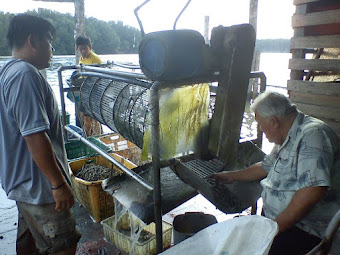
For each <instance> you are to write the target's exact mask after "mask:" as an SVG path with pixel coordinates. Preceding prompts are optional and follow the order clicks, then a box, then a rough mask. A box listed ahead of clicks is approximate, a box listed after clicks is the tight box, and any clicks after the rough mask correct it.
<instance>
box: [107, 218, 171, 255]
mask: <svg viewBox="0 0 340 255" xmlns="http://www.w3.org/2000/svg"><path fill="white" fill-rule="evenodd" d="M114 223H115V216H112V217H109V218H107V219H105V220H103V221H102V222H101V224H102V226H103V229H104V235H105V237H106V239H107V240H109V241H110V242H112V243H113V244H114V245H116V246H117V247H118V248H119V249H121V250H122V251H124V252H126V253H130V251H131V249H133V253H132V254H134V255H145V254H157V247H156V226H155V223H153V222H152V223H151V224H149V225H147V226H145V227H144V228H143V230H144V231H146V232H149V233H150V234H151V237H150V238H149V239H148V240H146V241H144V242H139V241H136V242H135V240H133V238H132V237H131V236H128V235H125V234H123V233H121V232H119V231H118V230H117V229H116V228H115V227H114ZM162 229H163V248H168V247H170V245H171V235H172V225H171V224H169V223H167V222H165V221H163V223H162ZM133 243H134V246H133V247H132V245H133Z"/></svg>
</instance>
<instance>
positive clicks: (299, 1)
mask: <svg viewBox="0 0 340 255" xmlns="http://www.w3.org/2000/svg"><path fill="white" fill-rule="evenodd" d="M317 1H319V0H294V2H293V3H294V4H295V5H298V4H306V3H311V2H317Z"/></svg>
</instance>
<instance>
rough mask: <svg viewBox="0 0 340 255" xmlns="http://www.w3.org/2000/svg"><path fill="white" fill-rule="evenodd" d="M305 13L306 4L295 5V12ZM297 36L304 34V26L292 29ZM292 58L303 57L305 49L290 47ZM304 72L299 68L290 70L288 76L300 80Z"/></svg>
mask: <svg viewBox="0 0 340 255" xmlns="http://www.w3.org/2000/svg"><path fill="white" fill-rule="evenodd" d="M306 13H307V4H301V5H297V6H296V10H295V14H298V15H303V14H306ZM297 36H300V37H302V36H305V28H304V27H298V28H295V29H294V37H297ZM291 53H292V58H293V59H296V58H297V59H299V58H303V59H304V58H305V50H302V49H296V50H295V49H292V50H291ZM303 75H304V72H303V71H301V70H292V71H291V72H290V78H291V79H292V80H302V79H303Z"/></svg>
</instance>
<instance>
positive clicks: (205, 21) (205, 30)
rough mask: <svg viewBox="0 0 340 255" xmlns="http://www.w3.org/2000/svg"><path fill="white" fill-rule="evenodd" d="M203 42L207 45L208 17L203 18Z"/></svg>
mask: <svg viewBox="0 0 340 255" xmlns="http://www.w3.org/2000/svg"><path fill="white" fill-rule="evenodd" d="M204 41H205V43H206V44H209V16H205V17H204Z"/></svg>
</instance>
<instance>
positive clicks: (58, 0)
mask: <svg viewBox="0 0 340 255" xmlns="http://www.w3.org/2000/svg"><path fill="white" fill-rule="evenodd" d="M33 1H37V2H60V3H63V2H65V3H74V0H33Z"/></svg>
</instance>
